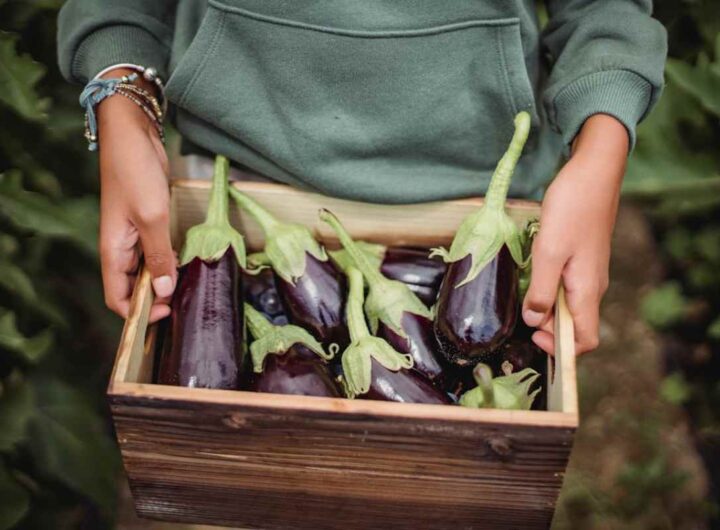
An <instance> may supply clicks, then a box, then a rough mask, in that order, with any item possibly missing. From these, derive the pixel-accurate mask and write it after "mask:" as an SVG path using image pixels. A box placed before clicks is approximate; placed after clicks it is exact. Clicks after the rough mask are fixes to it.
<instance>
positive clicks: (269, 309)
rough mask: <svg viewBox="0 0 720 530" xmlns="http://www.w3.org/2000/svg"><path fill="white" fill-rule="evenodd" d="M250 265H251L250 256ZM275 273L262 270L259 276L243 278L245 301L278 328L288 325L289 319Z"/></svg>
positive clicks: (253, 275) (270, 270)
mask: <svg viewBox="0 0 720 530" xmlns="http://www.w3.org/2000/svg"><path fill="white" fill-rule="evenodd" d="M248 263H251V260H250V256H248ZM275 281H276V280H275V273H274V272H273V270H272V269H267V268H266V269H262V270H261V271H260V272H258V273H257V274H247V275H245V276H244V277H243V299H244V300H245V301H246V302H247V303H249V304H250V305H251V306H253V307H254V308H255V309H257V310H258V311H259V312H260V313H262V314H263V315H264V316H265V317H267V319H268V320H270V322H272V323H273V324H275V325H276V326H282V325H284V324H287V323H288V322H289V321H288V318H287V313H286V311H285V308H284V307H283V305H282V301H281V300H280V294H279V293H278V292H277V287H275Z"/></svg>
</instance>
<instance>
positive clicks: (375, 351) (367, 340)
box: [342, 267, 413, 399]
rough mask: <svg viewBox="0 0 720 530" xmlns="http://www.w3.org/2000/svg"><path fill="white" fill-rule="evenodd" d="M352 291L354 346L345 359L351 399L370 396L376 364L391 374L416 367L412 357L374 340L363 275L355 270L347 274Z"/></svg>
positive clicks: (349, 319)
mask: <svg viewBox="0 0 720 530" xmlns="http://www.w3.org/2000/svg"><path fill="white" fill-rule="evenodd" d="M347 276H348V281H349V284H350V289H349V293H348V299H347V305H346V312H347V314H346V318H347V323H348V331H349V332H350V345H349V346H348V347H347V348H346V349H345V351H344V352H343V356H342V367H343V374H344V376H343V387H344V389H345V394H346V395H347V397H349V398H351V399H352V398H355V397H356V396H361V395H363V394H366V393H367V392H368V390H370V383H371V381H372V360H373V359H375V360H376V361H377V362H379V363H380V364H381V365H383V366H384V367H385V368H387V369H388V370H392V371H393V372H397V371H398V370H400V369H402V368H405V369H410V368H412V366H413V360H412V357H411V356H410V355H405V354H402V353H400V352H398V351H396V350H395V349H394V348H393V347H392V346H390V344H388V343H387V341H385V340H384V339H382V338H380V337H373V336H372V335H370V331H369V330H368V328H367V325H366V324H365V316H364V315H363V275H362V273H361V272H360V271H359V270H358V269H356V268H355V267H349V268H348V270H347Z"/></svg>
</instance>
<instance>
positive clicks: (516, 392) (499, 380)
mask: <svg viewBox="0 0 720 530" xmlns="http://www.w3.org/2000/svg"><path fill="white" fill-rule="evenodd" d="M473 376H474V377H475V381H476V382H477V386H476V387H475V388H473V389H472V390H468V391H467V392H465V393H464V394H463V395H462V396H460V401H459V403H460V405H461V406H463V407H471V408H484V409H487V408H491V409H506V410H530V408H531V407H532V404H533V401H534V400H535V396H536V395H537V394H538V392H540V389H537V388H536V389H535V390H532V387H533V385H534V383H535V381H536V380H537V379H538V377H540V374H538V373H537V372H536V371H535V370H533V369H532V368H525V369H524V370H521V371H519V372H514V373H506V374H505V375H502V376H499V377H493V373H492V369H491V368H490V367H489V366H488V365H487V364H484V363H479V364H478V365H477V366H475V368H474V369H473Z"/></svg>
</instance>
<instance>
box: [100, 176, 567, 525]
mask: <svg viewBox="0 0 720 530" xmlns="http://www.w3.org/2000/svg"><path fill="white" fill-rule="evenodd" d="M235 185H236V186H238V187H239V188H240V189H242V190H243V191H245V192H246V193H248V194H249V195H251V196H253V197H254V198H255V199H257V200H258V201H259V202H260V203H262V204H263V205H265V206H266V207H267V208H268V209H269V210H271V211H272V212H273V213H275V214H277V215H278V216H280V217H282V218H283V219H286V220H292V221H297V222H302V223H306V224H307V225H308V226H311V227H313V229H314V230H315V231H316V233H317V235H318V237H319V238H320V239H321V240H323V241H325V242H326V243H330V244H332V232H331V231H330V230H329V229H328V227H326V226H325V225H324V224H323V223H321V222H319V221H318V218H317V211H318V208H319V207H321V206H322V207H327V208H330V209H331V210H332V211H333V212H335V213H336V214H338V216H339V217H340V219H341V220H342V221H343V223H344V224H345V226H346V227H347V228H348V230H349V231H350V232H351V233H352V234H353V235H354V236H355V237H357V238H362V239H365V240H369V241H376V242H382V243H392V244H401V245H428V246H429V245H437V244H445V245H446V244H448V243H449V242H450V240H451V238H452V235H453V233H454V231H455V229H456V228H457V226H458V225H459V223H460V221H461V219H462V218H463V217H464V216H465V215H466V214H467V213H468V212H470V211H472V210H473V209H474V208H477V206H478V205H479V204H480V203H481V201H480V200H461V201H449V202H437V203H431V204H423V205H409V206H385V205H374V204H364V203H356V202H351V201H345V200H340V199H333V198H328V197H324V196H321V195H317V194H311V193H306V192H302V191H298V190H294V189H291V188H288V187H286V186H280V185H269V184H260V183H242V184H235ZM208 191H209V183H207V182H191V181H181V182H177V183H175V185H174V186H173V190H172V213H173V217H172V219H173V221H172V231H173V240H174V244H175V246H176V248H177V247H179V246H180V242H181V241H182V238H183V235H184V233H185V231H186V230H187V228H188V227H189V226H192V225H194V224H196V223H198V222H200V221H201V220H202V219H203V217H204V212H205V208H206V204H207V198H208ZM508 209H509V212H510V213H511V215H512V216H513V218H514V219H516V220H517V221H518V222H519V223H522V222H524V221H525V220H526V219H528V218H529V217H533V216H536V215H537V213H538V205H537V204H535V203H530V202H521V201H511V202H510V204H509V208H508ZM232 216H233V222H234V223H235V224H236V225H237V226H238V227H239V228H240V229H241V230H242V231H243V233H244V234H245V236H246V241H247V244H248V247H249V248H250V249H257V248H259V247H260V246H261V244H262V237H261V233H260V232H259V230H258V228H257V226H256V225H255V224H253V223H252V221H251V220H249V219H247V218H246V217H245V215H244V214H243V215H239V214H238V212H237V210H235V209H233V211H232ZM560 295H561V296H560V298H559V302H558V304H557V308H556V319H555V322H556V334H557V335H556V336H557V337H558V340H556V345H557V351H556V354H555V357H554V362H550V363H549V370H548V372H549V377H548V385H549V386H548V388H549V392H548V410H547V411H501V410H470V409H465V408H462V407H456V406H438V405H420V404H403V403H385V402H376V401H363V400H348V399H331V398H316V397H304V396H285V395H274V394H259V393H251V392H235V391H224V390H207V389H188V388H179V387H172V386H163V385H154V384H151V374H152V368H153V362H154V359H153V357H154V354H153V351H152V350H153V348H152V343H153V333H152V332H151V331H150V332H149V331H148V330H149V329H150V330H152V329H153V327H152V326H151V327H148V322H147V320H148V312H149V308H150V305H151V303H152V296H153V295H152V289H151V285H150V278H149V276H148V274H146V273H142V274H141V275H140V277H139V279H138V281H137V284H136V287H135V293H134V295H133V299H132V310H131V314H130V317H129V318H128V320H127V322H126V324H125V329H124V331H123V335H122V341H121V343H120V348H119V350H118V354H117V359H116V363H115V368H114V370H113V374H112V378H111V381H110V385H109V388H108V396H109V401H110V406H111V409H112V415H113V419H114V422H115V427H116V430H117V437H118V442H119V444H120V449H121V451H122V457H123V461H124V464H125V470H126V472H127V475H128V477H129V480H130V486H131V489H132V492H133V496H134V499H135V506H136V509H137V512H138V514H139V515H141V516H145V517H151V518H155V519H163V520H169V521H179V522H195V523H205V524H214V525H226V526H237V527H242V528H253V529H278V530H280V529H282V530H287V529H313V530H324V529H327V530H331V529H332V530H335V529H338V528H342V529H343V530H353V529H377V528H392V529H398V530H400V529H413V530H415V529H423V530H431V529H443V530H447V529H450V528H452V529H481V528H508V529H509V528H512V529H518V528H524V529H528V528H546V527H548V526H549V524H550V521H551V518H552V514H553V511H554V506H555V502H556V499H557V495H558V491H559V489H560V486H561V484H562V479H563V474H564V471H565V468H566V465H567V461H568V457H569V454H570V449H571V446H572V440H573V434H574V431H575V428H576V427H577V422H578V419H577V398H576V388H575V356H574V342H573V330H572V322H571V319H570V316H569V313H568V310H567V307H566V305H565V301H564V298H563V296H562V293H560ZM553 368H554V370H553Z"/></svg>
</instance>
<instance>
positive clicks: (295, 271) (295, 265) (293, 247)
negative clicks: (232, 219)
mask: <svg viewBox="0 0 720 530" xmlns="http://www.w3.org/2000/svg"><path fill="white" fill-rule="evenodd" d="M230 195H231V196H232V198H233V199H235V202H237V203H238V205H239V206H240V207H241V208H242V209H244V210H245V211H247V212H248V213H249V214H250V216H251V217H252V218H253V219H255V221H256V222H257V223H258V224H259V225H260V227H261V228H262V230H263V232H264V233H265V250H264V254H265V256H266V259H267V262H268V263H269V264H270V265H271V266H272V268H273V269H274V270H275V272H276V273H277V274H278V276H280V277H281V278H282V279H283V280H285V281H286V282H288V283H292V284H294V283H295V281H296V280H297V279H298V278H300V277H301V276H302V275H303V274H305V266H306V258H307V255H308V254H310V255H311V256H313V257H315V258H316V259H318V260H320V261H327V259H328V257H327V254H326V253H325V249H324V248H323V247H322V246H320V244H319V243H318V242H317V240H316V239H315V238H314V237H313V235H312V233H311V232H310V230H309V229H308V228H307V227H306V226H304V225H301V224H297V223H283V222H281V221H279V220H278V219H276V218H275V217H274V216H273V215H272V214H271V213H270V212H268V211H267V210H266V209H265V208H263V207H262V206H261V205H260V204H259V203H258V202H257V201H255V200H254V199H252V198H250V197H248V196H247V195H245V194H244V193H242V192H241V191H239V190H237V189H235V188H233V187H231V188H230Z"/></svg>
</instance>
